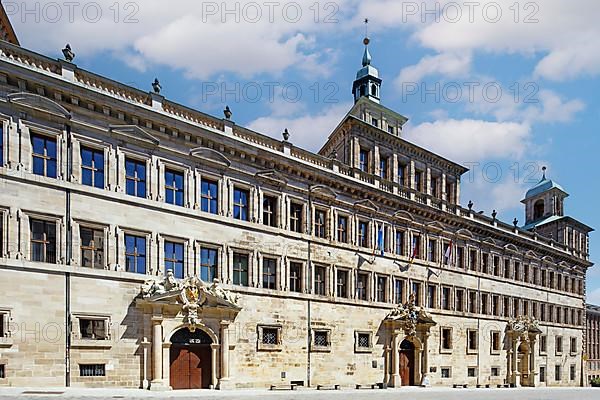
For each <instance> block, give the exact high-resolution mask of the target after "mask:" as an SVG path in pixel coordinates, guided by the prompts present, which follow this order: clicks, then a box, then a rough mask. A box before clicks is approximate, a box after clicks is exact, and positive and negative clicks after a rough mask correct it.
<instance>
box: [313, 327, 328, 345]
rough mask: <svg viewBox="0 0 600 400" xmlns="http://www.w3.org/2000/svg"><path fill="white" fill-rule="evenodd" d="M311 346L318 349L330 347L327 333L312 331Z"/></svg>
mask: <svg viewBox="0 0 600 400" xmlns="http://www.w3.org/2000/svg"><path fill="white" fill-rule="evenodd" d="M313 346H315V347H320V348H328V347H330V341H329V331H326V330H315V331H313Z"/></svg>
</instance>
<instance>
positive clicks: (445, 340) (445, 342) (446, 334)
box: [442, 328, 452, 350]
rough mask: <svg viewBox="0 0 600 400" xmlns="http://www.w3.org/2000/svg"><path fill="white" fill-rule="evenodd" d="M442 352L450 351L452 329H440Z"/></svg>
mask: <svg viewBox="0 0 600 400" xmlns="http://www.w3.org/2000/svg"><path fill="white" fill-rule="evenodd" d="M442 350H452V328H442Z"/></svg>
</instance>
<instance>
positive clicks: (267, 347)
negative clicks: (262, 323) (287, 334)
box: [257, 343, 283, 352]
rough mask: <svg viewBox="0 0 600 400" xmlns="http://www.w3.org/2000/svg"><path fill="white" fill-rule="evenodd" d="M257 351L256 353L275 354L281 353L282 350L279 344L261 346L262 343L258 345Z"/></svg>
mask: <svg viewBox="0 0 600 400" xmlns="http://www.w3.org/2000/svg"><path fill="white" fill-rule="evenodd" d="M257 350H258V351H271V352H277V351H282V350H283V346H282V345H280V344H262V343H259V344H258V349H257Z"/></svg>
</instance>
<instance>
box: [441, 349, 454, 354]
mask: <svg viewBox="0 0 600 400" xmlns="http://www.w3.org/2000/svg"><path fill="white" fill-rule="evenodd" d="M440 354H452V349H440Z"/></svg>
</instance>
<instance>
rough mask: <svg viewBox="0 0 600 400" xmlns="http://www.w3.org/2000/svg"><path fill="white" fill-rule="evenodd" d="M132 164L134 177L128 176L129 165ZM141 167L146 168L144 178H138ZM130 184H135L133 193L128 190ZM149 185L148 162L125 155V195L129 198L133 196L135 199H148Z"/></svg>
mask: <svg viewBox="0 0 600 400" xmlns="http://www.w3.org/2000/svg"><path fill="white" fill-rule="evenodd" d="M130 163H132V164H134V176H128V175H127V165H128V164H130ZM139 166H143V168H144V176H143V178H142V177H139V176H138V167H139ZM129 182H133V187H134V190H133V193H129V189H128V188H129V185H128V183H129ZM147 183H148V160H145V159H142V158H138V157H134V156H131V155H129V154H125V194H126V195H128V196H133V197H137V198H140V199H147V198H148V185H147ZM142 185H143V188H144V195H143V196H141V195H140V186H142Z"/></svg>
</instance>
